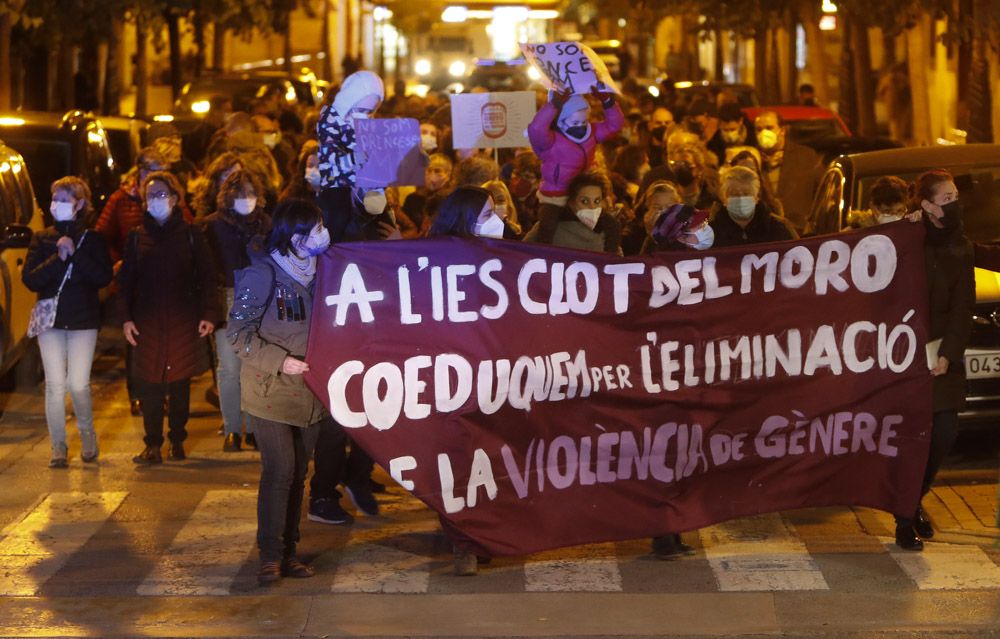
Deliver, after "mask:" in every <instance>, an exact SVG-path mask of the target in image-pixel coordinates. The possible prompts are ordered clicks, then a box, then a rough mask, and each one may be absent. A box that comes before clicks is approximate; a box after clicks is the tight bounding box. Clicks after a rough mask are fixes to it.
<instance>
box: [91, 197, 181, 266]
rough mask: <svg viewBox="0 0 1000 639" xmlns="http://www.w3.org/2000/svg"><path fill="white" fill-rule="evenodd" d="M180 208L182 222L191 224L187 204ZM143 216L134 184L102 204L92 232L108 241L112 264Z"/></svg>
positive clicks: (140, 200) (117, 258)
mask: <svg viewBox="0 0 1000 639" xmlns="http://www.w3.org/2000/svg"><path fill="white" fill-rule="evenodd" d="M180 206H181V210H182V211H183V212H184V220H185V221H187V222H191V221H192V220H193V219H194V218H193V217H192V216H191V211H190V210H189V209H188V207H187V204H185V203H183V202H181V204H180ZM144 215H145V212H144V211H143V209H142V198H140V197H139V193H138V190H137V188H136V186H135V184H134V183H132V184H124V185H122V187H121V188H120V189H118V190H117V191H115V192H114V193H112V194H111V197H109V198H108V201H107V202H105V203H104V209H103V210H102V211H101V217H99V218H98V219H97V224H95V225H94V230H95V231H97V232H98V233H100V234H101V235H103V236H104V238H105V239H106V240H107V241H108V252H109V253H110V254H111V262H112V263H115V262H117V261H118V260H120V259H122V254H123V253H124V251H125V238H126V237H128V234H129V232H130V231H131V230H132V229H134V228H135V227H137V226H139V225H140V224H142V220H143V216H144Z"/></svg>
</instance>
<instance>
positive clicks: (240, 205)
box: [233, 197, 257, 215]
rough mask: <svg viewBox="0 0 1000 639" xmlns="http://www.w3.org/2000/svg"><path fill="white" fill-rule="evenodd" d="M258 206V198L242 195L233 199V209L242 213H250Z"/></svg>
mask: <svg viewBox="0 0 1000 639" xmlns="http://www.w3.org/2000/svg"><path fill="white" fill-rule="evenodd" d="M256 208H257V198H255V197H241V198H238V199H235V200H233V210H234V211H236V212H237V213H239V214H240V215H250V214H251V213H253V212H254V209H256Z"/></svg>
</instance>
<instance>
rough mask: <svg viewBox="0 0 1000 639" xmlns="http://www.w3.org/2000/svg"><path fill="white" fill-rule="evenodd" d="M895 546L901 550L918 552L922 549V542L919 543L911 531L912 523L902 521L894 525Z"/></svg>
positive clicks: (915, 534)
mask: <svg viewBox="0 0 1000 639" xmlns="http://www.w3.org/2000/svg"><path fill="white" fill-rule="evenodd" d="M896 545H897V546H899V547H900V548H902V549H903V550H912V551H913V552H920V551H921V550H923V549H924V542H922V541H920V538H919V537H917V533H915V532H914V531H913V522H912V521H906V520H902V521H901V523H897V524H896Z"/></svg>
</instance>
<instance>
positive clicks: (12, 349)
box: [0, 142, 43, 374]
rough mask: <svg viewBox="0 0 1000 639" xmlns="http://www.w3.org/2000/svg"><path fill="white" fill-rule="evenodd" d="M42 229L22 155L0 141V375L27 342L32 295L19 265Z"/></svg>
mask: <svg viewBox="0 0 1000 639" xmlns="http://www.w3.org/2000/svg"><path fill="white" fill-rule="evenodd" d="M42 228H43V222H42V214H41V211H40V210H39V209H38V204H37V203H36V202H35V194H34V190H33V189H32V186H31V179H30V178H29V176H28V168H27V166H26V164H25V161H24V158H23V157H22V156H21V154H19V153H18V152H17V151H15V150H14V149H13V148H11V147H10V146H8V145H6V144H4V143H3V142H0V275H2V277H0V374H2V373H6V372H7V371H9V370H10V369H11V368H13V366H14V365H15V364H16V363H17V362H18V361H19V360H20V359H21V357H22V355H23V354H24V352H25V349H26V346H27V345H28V344H29V340H28V338H27V336H26V333H27V330H28V318H29V317H30V315H31V307H32V306H34V304H35V299H36V296H35V294H34V293H32V292H31V291H29V290H28V289H27V287H26V286H25V285H24V284H23V283H22V282H21V268H22V267H23V266H24V260H25V257H26V256H27V254H28V245H29V244H30V243H31V238H32V236H33V235H34V234H35V233H36V232H38V231H40V230H41V229H42Z"/></svg>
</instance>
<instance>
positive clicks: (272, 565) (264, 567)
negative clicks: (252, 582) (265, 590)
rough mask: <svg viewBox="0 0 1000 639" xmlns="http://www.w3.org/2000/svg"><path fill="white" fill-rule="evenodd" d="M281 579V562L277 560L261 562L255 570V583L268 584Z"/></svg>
mask: <svg viewBox="0 0 1000 639" xmlns="http://www.w3.org/2000/svg"><path fill="white" fill-rule="evenodd" d="M279 581H281V563H280V562H277V561H265V562H263V563H261V565H260V570H259V571H258V572H257V583H259V584H260V585H261V586H268V585H270V584H273V583H277V582H279Z"/></svg>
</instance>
